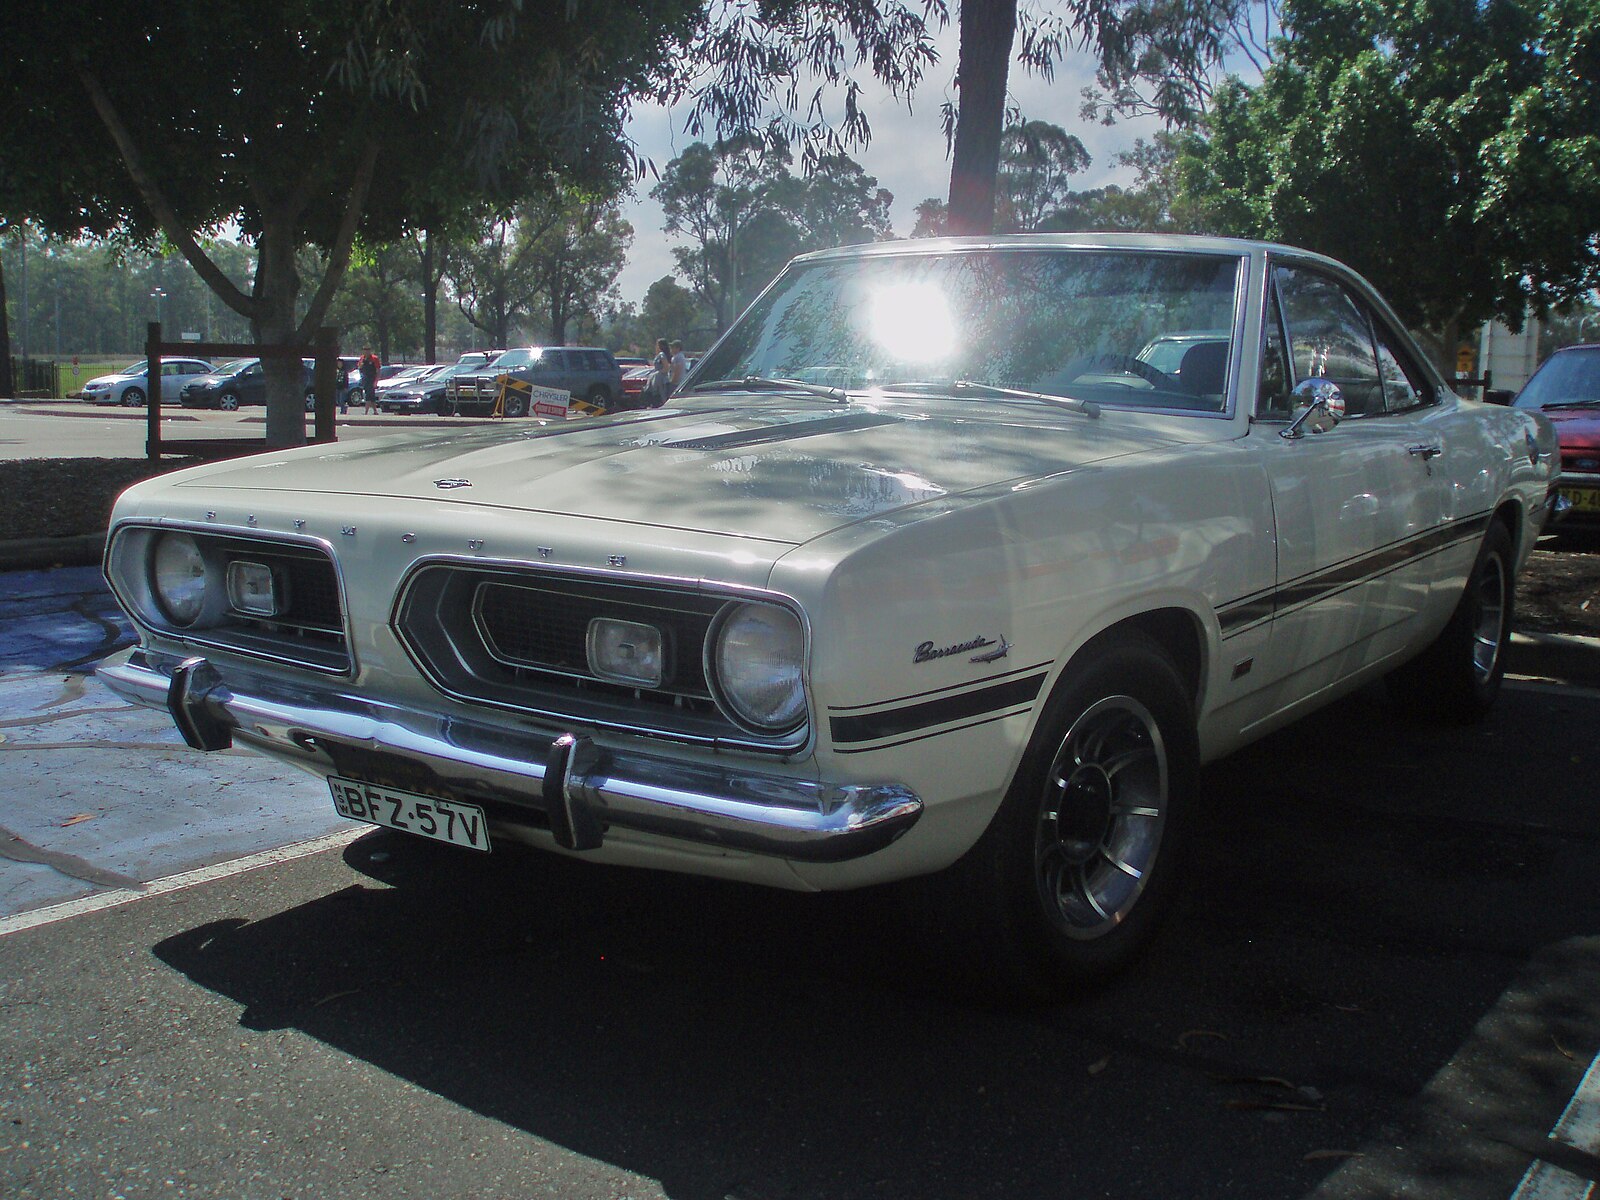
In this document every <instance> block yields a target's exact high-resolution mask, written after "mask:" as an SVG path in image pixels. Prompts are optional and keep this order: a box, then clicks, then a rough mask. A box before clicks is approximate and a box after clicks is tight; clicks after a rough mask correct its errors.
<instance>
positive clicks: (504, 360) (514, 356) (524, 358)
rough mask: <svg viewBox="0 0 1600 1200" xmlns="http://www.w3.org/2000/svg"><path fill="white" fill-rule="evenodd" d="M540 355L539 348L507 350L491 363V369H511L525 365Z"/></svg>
mask: <svg viewBox="0 0 1600 1200" xmlns="http://www.w3.org/2000/svg"><path fill="white" fill-rule="evenodd" d="M538 357H539V351H538V349H536V348H535V349H532V350H507V351H506V352H505V353H504V354H502V355H501V356H500V357H499V358H497V359H495V360H494V361H493V362H492V363H490V364H489V367H490V369H491V370H497V371H511V370H515V369H516V368H517V367H525V366H527V365H528V364H529V363H531V362H532V361H533V360H534V359H536V358H538Z"/></svg>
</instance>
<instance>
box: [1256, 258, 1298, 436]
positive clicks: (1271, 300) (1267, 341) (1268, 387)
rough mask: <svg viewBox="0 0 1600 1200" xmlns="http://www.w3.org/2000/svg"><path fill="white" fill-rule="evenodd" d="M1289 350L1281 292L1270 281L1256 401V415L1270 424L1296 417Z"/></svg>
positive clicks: (1263, 320) (1263, 318)
mask: <svg viewBox="0 0 1600 1200" xmlns="http://www.w3.org/2000/svg"><path fill="white" fill-rule="evenodd" d="M1293 386H1294V383H1293V381H1292V380H1291V379H1290V378H1289V348H1288V345H1287V344H1286V343H1285V342H1284V338H1283V310H1282V309H1281V308H1280V307H1279V305H1278V288H1277V285H1276V284H1275V283H1273V282H1272V280H1271V279H1270V278H1269V279H1268V280H1267V310H1266V312H1265V313H1264V314H1263V315H1262V338H1261V383H1260V389H1259V392H1258V394H1257V397H1256V415H1257V416H1260V417H1264V418H1266V419H1268V420H1288V419H1289V418H1290V417H1291V416H1293V411H1292V410H1293V407H1294V406H1293V404H1292V403H1291V401H1290V397H1289V390H1290V388H1292V387H1293Z"/></svg>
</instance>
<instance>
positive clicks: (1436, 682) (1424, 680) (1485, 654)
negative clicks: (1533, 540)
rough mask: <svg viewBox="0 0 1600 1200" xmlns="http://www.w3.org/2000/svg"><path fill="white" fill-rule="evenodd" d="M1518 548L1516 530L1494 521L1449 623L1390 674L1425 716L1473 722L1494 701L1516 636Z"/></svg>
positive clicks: (1393, 686) (1391, 682) (1401, 692)
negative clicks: (1515, 546)
mask: <svg viewBox="0 0 1600 1200" xmlns="http://www.w3.org/2000/svg"><path fill="white" fill-rule="evenodd" d="M1514 553H1515V552H1514V549H1513V546H1512V543H1511V534H1510V533H1509V532H1508V531H1507V530H1506V527H1505V526H1504V525H1502V524H1501V523H1500V522H1499V521H1494V522H1492V523H1491V524H1490V526H1489V531H1488V533H1486V534H1485V535H1484V538H1483V545H1482V546H1480V547H1479V549H1478V558H1477V561H1476V562H1474V563H1473V565H1472V574H1471V575H1469V576H1468V577H1467V590H1466V591H1465V592H1463V593H1462V594H1461V600H1460V601H1459V603H1457V605H1456V611H1455V612H1454V614H1452V616H1451V617H1450V623H1449V624H1448V625H1446V626H1445V627H1444V632H1442V633H1441V634H1440V635H1439V636H1438V637H1437V638H1436V639H1435V640H1434V642H1433V644H1432V645H1431V646H1429V647H1428V648H1427V649H1426V650H1424V651H1423V652H1422V654H1421V655H1419V656H1418V657H1417V658H1414V659H1412V660H1411V661H1410V662H1408V663H1406V664H1405V666H1403V667H1401V668H1400V669H1399V670H1397V671H1395V672H1394V673H1393V674H1392V675H1390V677H1389V685H1390V688H1391V690H1392V691H1394V692H1395V693H1397V697H1398V698H1399V699H1401V700H1402V701H1403V702H1405V703H1406V704H1407V705H1408V706H1409V707H1411V708H1413V709H1414V710H1415V711H1416V712H1417V713H1419V714H1420V715H1424V716H1438V717H1443V718H1444V719H1446V720H1449V721H1456V722H1459V723H1462V724H1469V723H1471V722H1473V721H1478V720H1481V719H1482V718H1483V717H1484V716H1485V715H1487V713H1488V711H1489V709H1490V708H1491V707H1492V706H1493V705H1494V702H1495V698H1496V697H1497V696H1499V694H1500V681H1501V680H1502V679H1503V678H1504V677H1505V673H1506V660H1505V651H1506V647H1507V646H1508V645H1509V644H1510V641H1511V617H1512V609H1513V606H1514V600H1515V596H1516V592H1515V582H1514V579H1513V576H1512V570H1513V561H1514Z"/></svg>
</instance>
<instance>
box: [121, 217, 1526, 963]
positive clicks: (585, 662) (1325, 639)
mask: <svg viewBox="0 0 1600 1200" xmlns="http://www.w3.org/2000/svg"><path fill="white" fill-rule="evenodd" d="M1153 346H1163V347H1181V348H1182V354H1181V358H1179V359H1178V361H1177V363H1176V365H1175V366H1174V367H1173V369H1172V370H1171V371H1166V370H1162V369H1161V368H1159V367H1157V366H1155V365H1154V364H1153V363H1152V362H1150V361H1147V360H1148V359H1150V358H1151V357H1159V356H1155V355H1153V354H1152V352H1151V351H1150V350H1149V348H1150V347H1153ZM1141 353H1142V356H1141ZM1163 361H1164V360H1163ZM1555 449H1556V442H1555V437H1554V435H1553V433H1552V431H1551V428H1550V426H1549V425H1548V423H1547V422H1545V421H1544V420H1543V419H1542V418H1541V417H1539V416H1538V415H1536V414H1532V413H1528V412H1522V411H1517V410H1514V409H1508V408H1498V407H1492V406H1486V405H1483V404H1480V403H1477V402H1474V401H1470V400H1464V399H1462V398H1460V397H1458V396H1456V395H1455V394H1453V393H1452V392H1451V390H1450V389H1449V387H1448V386H1447V385H1446V384H1445V382H1444V380H1443V379H1442V378H1441V376H1440V375H1439V374H1438V373H1437V372H1436V371H1435V370H1434V368H1433V367H1432V366H1430V365H1429V364H1428V362H1427V361H1426V360H1425V359H1424V357H1423V356H1422V355H1421V354H1419V353H1418V351H1417V349H1416V347H1415V346H1414V345H1413V344H1412V342H1411V341H1410V339H1409V338H1408V337H1407V336H1406V335H1405V333H1404V332H1403V331H1402V330H1401V327H1400V325H1399V323H1398V322H1397V321H1396V319H1395V317H1394V315H1393V314H1392V312H1391V311H1390V310H1389V309H1388V307H1387V306H1386V305H1385V304H1384V303H1383V301H1382V300H1380V299H1379V298H1378V296H1377V295H1376V294H1375V293H1374V292H1373V290H1372V289H1371V288H1370V287H1369V286H1368V285H1367V284H1366V283H1365V282H1363V281H1362V280H1361V279H1359V278H1357V277H1356V276H1354V275H1353V274H1352V273H1351V272H1349V271H1348V270H1346V269H1345V268H1343V267H1341V266H1340V265H1339V264H1338V263H1335V262H1331V261H1329V260H1327V259H1325V258H1321V257H1318V256H1316V255H1312V254H1309V253H1306V252H1303V251H1299V250H1294V249H1291V248H1288V247H1283V246H1275V245H1266V244H1257V243H1245V242H1237V241H1226V240H1217V239H1187V238H1157V237H1140V236H1072V237H1062V236H1050V237H1043V236H1039V237H1027V238H1017V239H1009V238H1008V239H992V240H984V241H977V240H944V241H910V242H895V243H887V244H881V245H874V246H868V247H856V248H850V249H845V250H838V251H828V252H824V253H819V254H813V255H808V256H806V257H804V258H801V259H798V260H797V261H795V262H794V263H793V264H791V265H790V266H789V267H788V268H787V269H786V270H785V271H784V272H783V273H782V274H781V275H780V276H779V277H778V279H777V280H776V281H775V282H774V283H773V284H772V285H771V286H770V287H769V288H768V289H767V291H766V292H765V293H764V294H763V295H762V296H761V297H760V298H759V299H758V300H757V301H756V302H755V304H753V305H752V306H751V308H750V309H749V311H747V312H746V313H745V314H744V316H743V317H742V318H740V320H739V321H738V323H737V324H736V325H735V326H734V327H733V328H732V329H731V330H730V331H729V332H728V333H727V335H726V336H724V337H723V338H722V339H721V341H720V342H719V343H718V344H717V345H716V346H715V347H714V348H713V349H712V350H711V352H710V353H709V354H707V355H706V357H705V358H704V359H702V360H701V362H700V363H699V364H698V365H697V366H696V368H695V370H694V371H693V373H692V374H691V375H690V376H689V377H688V379H687V380H686V381H685V385H684V386H683V388H682V389H681V391H680V392H679V393H678V394H677V395H675V396H674V397H672V399H671V400H669V401H668V403H667V406H666V407H663V408H660V409H654V410H646V411H642V412H628V413H624V414H620V415H617V416H614V417H609V418H603V419H594V420H578V419H574V420H567V421H557V422H554V423H541V422H531V421H524V422H511V423H500V424H497V425H496V426H494V427H485V428H474V429H461V430H457V429H451V430H449V431H437V432H435V431H427V432H424V433H420V434H419V433H417V432H410V433H406V434H404V435H399V436H395V437H392V438H384V439H381V440H375V441H364V442H362V443H361V444H360V445H333V446H326V445H324V446H315V447H306V448H302V449H298V450H292V451H287V452H282V453H272V454H264V455H258V456H255V457H252V458H248V459H243V460H237V461H233V462H222V463H215V464H212V465H208V466H201V467H195V468H193V469H190V470H186V471H182V472H179V473H176V474H172V475H168V476H165V477H162V478H159V479H153V480H150V481H147V482H144V483H141V484H138V485H137V486H135V487H133V488H132V489H130V490H129V491H128V492H126V493H125V494H124V495H123V496H122V498H121V499H120V501H119V502H118V504H117V507H116V512H115V516H114V520H113V525H112V530H111V534H110V540H109V544H108V547H107V553H106V564H105V565H106V574H107V576H108V577H109V579H110V581H111V584H112V586H113V588H114V589H115V590H116V594H117V596H118V598H119V600H120V601H121V603H122V604H123V606H124V607H125V608H126V609H127V611H128V613H129V615H130V616H131V617H132V618H133V620H134V621H135V622H136V624H137V626H138V628H139V632H140V636H141V644H140V645H139V646H138V647H137V648H135V649H133V650H132V651H130V652H128V653H126V654H125V655H124V656H123V657H121V658H120V659H118V660H114V661H113V662H111V663H110V664H108V665H107V666H105V667H103V668H102V670H101V676H102V678H103V679H104V680H105V681H106V682H107V683H108V684H109V685H110V686H111V687H112V688H114V689H115V690H116V691H117V692H119V693H120V694H121V695H123V696H125V697H128V698H130V699H133V700H137V701H142V702H144V703H147V704H151V705H154V706H162V707H165V708H167V709H169V710H170V711H171V713H172V715H173V718H174V719H175V721H176V722H177V724H178V727H179V728H180V729H181V730H182V732H183V734H184V736H185V738H186V739H187V740H188V742H189V743H190V744H191V745H193V746H195V747H197V748H200V749H203V750H216V749H220V748H222V747H226V746H229V745H234V744H236V745H243V746H248V747H250V748H252V749H255V750H259V751H261V752H264V753H266V754H269V755H272V756H273V757H275V758H278V759H281V760H282V761H284V762H288V763H292V764H294V765H295V766H298V767H301V768H303V769H304V770H306V771H308V772H310V773H311V774H313V775H315V776H318V777H319V778H321V779H322V780H323V781H324V786H325V787H326V788H327V789H328V792H329V796H330V798H331V801H332V803H333V804H334V805H335V806H336V807H337V809H338V811H339V812H341V813H343V814H345V815H346V816H349V817H352V818H354V819H356V820H360V821H368V822H372V823H376V824H381V825H386V826H391V827H393V828H396V829H403V830H407V831H409V832H410V833H412V834H415V835H417V836H419V837H423V838H431V839H435V840H439V841H446V842H452V843H455V844H456V845H458V846H462V847H468V848H471V849H473V850H477V851H490V850H492V849H493V848H494V847H495V846H496V845H497V844H503V843H505V842H508V841H515V842H522V843H529V844H532V845H535V846H541V847H544V848H546V849H548V850H552V851H559V852H564V853H567V854H572V855H579V856H583V857H587V858H590V859H593V860H595V861H598V862H607V863H618V864H628V865H633V866H640V867H652V868H664V869H668V870H676V871H688V872H694V873H698V874H703V875H714V876H720V877H724V878H729V879H738V880H747V881H752V882H756V883H761V884H767V885H772V886H775V887H784V888H800V889H838V888H854V887H860V886H863V885H868V884H877V883H882V882H885V881H891V880H900V879H906V878H909V877H913V876H921V875H931V874H934V873H938V878H937V879H935V880H932V881H930V884H931V886H929V887H928V888H927V889H926V891H927V893H928V895H929V896H931V897H935V898H937V905H936V908H937V909H938V911H940V912H943V913H946V914H948V915H949V919H951V920H952V921H961V922H964V923H966V924H967V925H969V926H971V927H972V928H974V929H977V930H978V931H980V937H979V938H977V939H975V941H976V942H977V944H981V945H982V946H983V947H984V948H985V953H986V954H987V955H988V956H989V957H990V958H992V960H993V962H992V964H991V965H992V967H993V969H994V970H995V972H996V973H997V976H998V977H1003V978H1008V979H1015V980H1017V981H1018V982H1019V983H1022V984H1024V985H1027V986H1035V985H1037V986H1052V985H1057V984H1060V983H1062V982H1064V981H1070V980H1075V979H1084V978H1090V977H1094V976H1097V975H1102V974H1104V973H1106V972H1108V971H1110V970H1113V969H1115V968H1117V967H1119V966H1120V965H1122V964H1124V963H1125V962H1127V961H1128V960H1129V959H1130V957H1132V956H1133V955H1134V954H1135V953H1136V951H1137V950H1138V949H1139V947H1140V946H1141V945H1142V944H1143V943H1144V942H1145V941H1146V940H1147V939H1148V937H1149V935H1150V934H1151V932H1152V929H1153V927H1154V925H1155V923H1156V922H1157V920H1158V919H1159V917H1160V915H1161V913H1162V910H1163V908H1164V907H1165V905H1166V902H1167V901H1169V900H1170V898H1171V897H1172V895H1173V893H1174V885H1175V882H1178V881H1180V880H1181V874H1180V873H1179V872H1178V865H1179V860H1180V857H1181V855H1180V851H1181V848H1182V843H1183V840H1184V836H1185V834H1186V833H1187V832H1188V828H1189V826H1190V825H1191V823H1192V820H1193V817H1194V803H1195V796H1194V793H1195V787H1196V775H1197V768H1198V767H1199V766H1200V765H1201V764H1202V763H1205V762H1207V761H1209V760H1211V759H1215V758H1217V757H1218V756H1220V755H1224V754H1227V753H1228V752H1230V751H1232V750H1234V749H1236V748H1238V747H1239V746H1242V745H1244V744H1245V743H1247V742H1250V741H1251V740H1253V739H1256V738H1259V737H1261V736H1262V735H1263V734H1265V733H1267V732H1268V731H1270V730H1272V729H1275V728H1277V727H1279V726H1282V725H1284V724H1286V723H1287V722H1290V721H1293V720H1295V719H1296V718H1298V717H1301V716H1303V715H1305V714H1307V713H1309V712H1311V711H1312V710H1314V709H1315V708H1317V707H1318V706H1320V705H1323V704H1326V703H1328V702H1329V701H1330V700H1332V699H1334V698H1335V697H1338V696H1340V695H1342V694H1344V693H1348V692H1350V691H1351V690H1352V689H1355V688H1357V687H1359V686H1361V685H1362V684H1364V683H1367V682H1368V681H1371V680H1374V679H1377V678H1379V677H1384V676H1387V677H1388V678H1389V681H1390V684H1391V686H1392V690H1393V692H1394V694H1395V695H1396V696H1397V697H1399V700H1398V702H1397V707H1398V708H1399V709H1400V711H1405V712H1412V713H1417V714H1421V715H1423V716H1426V717H1430V718H1437V717H1448V718H1455V719H1471V718H1473V717H1476V716H1479V715H1481V714H1482V713H1483V712H1484V710H1485V709H1486V708H1487V706H1488V705H1489V704H1490V703H1491V702H1492V701H1493V699H1494V698H1495V694H1496V692H1497V690H1498V688H1499V684H1500V680H1501V675H1502V671H1503V662H1504V651H1505V647H1506V645H1507V641H1508V637H1509V631H1510V621H1511V610H1512V595H1513V583H1514V578H1515V575H1516V572H1517V570H1518V568H1519V567H1520V566H1521V565H1522V563H1523V561H1524V560H1525V558H1526V556H1527V555H1528V553H1529V551H1530V550H1531V548H1532V546H1533V543H1534V539H1535V536H1536V535H1537V533H1538V531H1539V529H1540V527H1541V525H1542V524H1543V522H1544V521H1545V518H1546V514H1547V511H1548V509H1549V506H1550V502H1551V492H1552V487H1553V479H1554V474H1555V463H1556V459H1555ZM921 890H922V889H919V891H921ZM932 919H938V918H932Z"/></svg>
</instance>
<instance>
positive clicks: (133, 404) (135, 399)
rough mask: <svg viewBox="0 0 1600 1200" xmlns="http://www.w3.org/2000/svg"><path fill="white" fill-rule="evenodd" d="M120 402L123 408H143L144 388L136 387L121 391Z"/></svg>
mask: <svg viewBox="0 0 1600 1200" xmlns="http://www.w3.org/2000/svg"><path fill="white" fill-rule="evenodd" d="M122 404H123V407H124V408H143V407H144V389H143V388H136V387H131V388H128V389H126V390H125V391H124V392H123V393H122Z"/></svg>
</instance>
